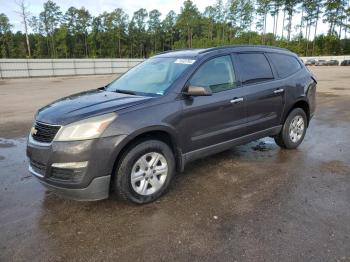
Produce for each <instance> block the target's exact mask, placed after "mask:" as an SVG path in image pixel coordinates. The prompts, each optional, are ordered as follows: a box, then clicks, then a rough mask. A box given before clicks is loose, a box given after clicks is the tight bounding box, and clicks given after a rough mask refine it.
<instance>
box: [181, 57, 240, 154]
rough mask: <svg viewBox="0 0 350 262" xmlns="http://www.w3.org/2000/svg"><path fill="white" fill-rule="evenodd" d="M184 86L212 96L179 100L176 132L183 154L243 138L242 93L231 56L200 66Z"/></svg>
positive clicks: (213, 59)
mask: <svg viewBox="0 0 350 262" xmlns="http://www.w3.org/2000/svg"><path fill="white" fill-rule="evenodd" d="M188 85H192V86H203V87H209V88H210V89H211V91H212V93H213V94H212V95H211V96H191V97H186V98H184V100H183V115H182V120H181V124H180V128H181V129H180V130H182V134H181V135H182V138H183V139H182V140H183V149H184V153H188V152H191V151H195V150H197V149H203V148H205V147H210V146H213V145H218V144H220V143H223V142H225V141H228V140H232V139H235V138H237V137H240V136H242V135H244V133H245V117H246V112H245V105H244V94H243V92H244V90H243V89H242V88H239V86H238V85H237V81H236V75H235V71H234V68H233V63H232V58H231V55H225V56H220V57H215V58H212V59H210V60H207V61H206V62H204V63H203V64H202V65H201V66H200V67H199V68H198V70H197V71H196V72H195V73H194V74H193V75H192V77H191V78H190V80H189V84H188Z"/></svg>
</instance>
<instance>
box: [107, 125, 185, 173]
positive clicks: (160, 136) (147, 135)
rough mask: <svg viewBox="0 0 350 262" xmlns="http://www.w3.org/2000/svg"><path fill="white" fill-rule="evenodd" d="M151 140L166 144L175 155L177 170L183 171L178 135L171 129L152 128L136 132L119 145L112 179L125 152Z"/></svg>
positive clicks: (164, 127) (163, 127)
mask: <svg viewBox="0 0 350 262" xmlns="http://www.w3.org/2000/svg"><path fill="white" fill-rule="evenodd" d="M150 139H156V140H160V141H162V142H164V143H166V144H167V145H168V146H169V147H170V149H171V150H172V151H173V153H174V157H175V161H176V170H177V171H182V170H183V161H182V152H181V150H180V148H179V147H178V141H177V136H176V133H175V132H174V131H173V130H172V129H171V128H170V127H166V126H152V127H148V128H146V129H142V130H138V131H135V132H134V133H132V134H130V135H128V136H127V137H126V138H125V139H124V140H123V141H122V143H121V144H120V145H119V147H118V148H116V152H115V154H114V161H113V162H114V163H113V168H112V179H113V177H114V174H115V171H116V170H117V168H118V166H119V164H120V161H121V159H122V157H123V155H124V154H125V152H127V151H128V150H129V149H130V148H131V147H132V146H133V145H135V144H137V143H140V142H142V141H145V140H150Z"/></svg>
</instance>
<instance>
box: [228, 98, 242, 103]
mask: <svg viewBox="0 0 350 262" xmlns="http://www.w3.org/2000/svg"><path fill="white" fill-rule="evenodd" d="M243 100H244V99H243V97H240V98H234V99H232V100H231V101H230V103H231V104H238V103H240V102H243Z"/></svg>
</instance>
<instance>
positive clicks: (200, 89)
mask: <svg viewBox="0 0 350 262" xmlns="http://www.w3.org/2000/svg"><path fill="white" fill-rule="evenodd" d="M184 94H185V95H188V96H211V95H212V94H213V92H212V91H211V89H210V88H209V87H204V86H189V87H187V91H186V92H184Z"/></svg>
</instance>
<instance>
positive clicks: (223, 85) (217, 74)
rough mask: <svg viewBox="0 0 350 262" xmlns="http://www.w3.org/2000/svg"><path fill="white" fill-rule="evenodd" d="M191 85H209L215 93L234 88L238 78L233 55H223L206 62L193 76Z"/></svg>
mask: <svg viewBox="0 0 350 262" xmlns="http://www.w3.org/2000/svg"><path fill="white" fill-rule="evenodd" d="M190 85H192V86H203V87H209V88H210V89H211V91H212V92H213V93H217V92H220V91H224V90H228V89H232V88H234V87H235V85H236V78H235V74H234V71H233V66H232V61H231V57H230V56H229V55H227V56H221V57H217V58H213V59H211V60H209V61H207V62H205V63H204V64H203V65H201V66H200V68H199V69H198V70H197V71H196V73H195V74H194V75H193V76H192V78H191V80H190Z"/></svg>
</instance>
